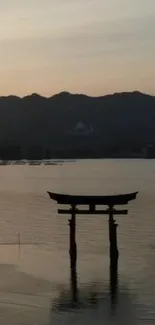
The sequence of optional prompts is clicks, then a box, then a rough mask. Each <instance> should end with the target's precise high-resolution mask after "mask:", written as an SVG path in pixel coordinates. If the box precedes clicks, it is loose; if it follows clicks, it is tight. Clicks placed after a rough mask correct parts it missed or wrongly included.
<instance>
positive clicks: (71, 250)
mask: <svg viewBox="0 0 155 325" xmlns="http://www.w3.org/2000/svg"><path fill="white" fill-rule="evenodd" d="M70 211H71V219H69V227H70V236H69V237H70V243H69V245H70V248H69V254H70V263H71V270H75V269H76V260H77V248H76V207H75V206H74V205H72V208H71V210H70Z"/></svg>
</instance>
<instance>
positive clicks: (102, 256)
mask: <svg viewBox="0 0 155 325" xmlns="http://www.w3.org/2000/svg"><path fill="white" fill-rule="evenodd" d="M47 191H51V192H56V193H65V194H81V195H82V194H83V195H84V194H86V195H89V194H90V195H91V194H92V195H108V194H123V193H130V192H136V191H138V192H139V193H138V196H137V199H136V200H134V201H132V202H130V203H129V204H128V205H127V206H126V207H125V208H127V209H128V215H120V216H116V217H115V219H116V222H117V224H118V228H117V235H118V249H119V262H118V282H117V290H116V291H117V292H116V296H115V301H112V295H111V285H110V273H109V235H108V215H88V216H87V215H84V216H82V215H79V216H77V233H76V240H77V254H78V255H77V270H76V281H74V284H73V281H72V278H71V274H70V261H69V225H68V218H69V216H67V215H58V212H57V209H58V206H57V203H56V202H54V201H52V200H51V199H50V198H49V196H48V193H47ZM119 208H121V207H119ZM123 209H124V207H123ZM75 293H76V299H75ZM0 324H3V325H14V324H15V325H57V324H58V325H71V324H76V325H94V324H98V325H100V324H105V325H110V324H113V325H114V324H119V325H136V324H137V325H144V324H145V325H149V324H155V160H153V159H139V160H137V159H133V160H132V159H131V160H129V159H112V160H109V159H101V160H75V161H71V160H70V161H59V162H55V163H54V164H53V165H44V164H41V165H38V166H37V165H29V164H25V165H18V164H9V165H1V166H0Z"/></svg>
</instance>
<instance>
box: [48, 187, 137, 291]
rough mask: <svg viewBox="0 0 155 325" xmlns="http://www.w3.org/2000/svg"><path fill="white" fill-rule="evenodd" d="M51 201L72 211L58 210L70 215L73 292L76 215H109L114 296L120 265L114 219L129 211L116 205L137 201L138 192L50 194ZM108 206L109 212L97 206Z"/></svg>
mask: <svg viewBox="0 0 155 325" xmlns="http://www.w3.org/2000/svg"><path fill="white" fill-rule="evenodd" d="M48 194H49V196H50V198H51V199H53V200H55V201H57V203H58V204H62V205H69V206H71V208H70V209H58V213H59V214H70V215H71V219H69V227H70V249H69V254H70V263H71V278H72V285H73V284H74V285H73V290H74V286H76V261H77V246H76V215H78V214H79V215H91V214H92V215H106V214H108V215H109V242H110V283H111V294H112V296H113V295H115V293H116V286H117V264H118V248H117V224H116V223H115V220H114V218H113V216H114V215H125V214H128V210H116V209H115V208H114V206H116V205H126V204H128V202H129V201H132V200H134V199H136V196H137V194H138V192H135V193H130V194H122V195H111V196H77V195H65V194H56V193H51V192H48ZM77 205H80V206H88V207H89V209H87V210H86V209H77ZM98 205H99V206H102V205H106V206H108V209H107V210H101V209H100V210H97V209H96V206H98Z"/></svg>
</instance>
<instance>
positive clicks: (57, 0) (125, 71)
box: [0, 0, 155, 96]
mask: <svg viewBox="0 0 155 325" xmlns="http://www.w3.org/2000/svg"><path fill="white" fill-rule="evenodd" d="M0 25H1V28H0V76H1V78H0V95H9V94H15V95H19V96H24V95H26V94H31V93H39V94H41V95H44V96H51V95H53V94H55V93H58V92H61V91H69V92H72V93H85V94H88V95H91V96H98V95H105V94H108V93H115V92H121V91H133V90H138V91H142V92H145V93H150V94H153V95H155V0H128V1H127V0H0Z"/></svg>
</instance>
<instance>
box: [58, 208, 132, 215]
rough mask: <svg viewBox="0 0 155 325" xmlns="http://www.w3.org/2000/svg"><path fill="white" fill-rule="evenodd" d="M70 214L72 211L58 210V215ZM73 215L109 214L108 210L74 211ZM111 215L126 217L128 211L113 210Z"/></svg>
mask: <svg viewBox="0 0 155 325" xmlns="http://www.w3.org/2000/svg"><path fill="white" fill-rule="evenodd" d="M71 213H72V209H58V214H71ZM75 214H79V215H86V214H88V215H92V214H93V215H100V214H103V215H106V214H109V209H107V210H94V211H91V210H78V209H76V210H75ZM113 214H114V215H127V214H128V210H115V209H113Z"/></svg>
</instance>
